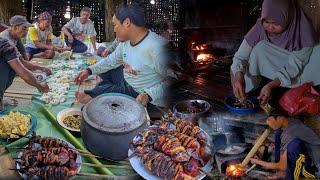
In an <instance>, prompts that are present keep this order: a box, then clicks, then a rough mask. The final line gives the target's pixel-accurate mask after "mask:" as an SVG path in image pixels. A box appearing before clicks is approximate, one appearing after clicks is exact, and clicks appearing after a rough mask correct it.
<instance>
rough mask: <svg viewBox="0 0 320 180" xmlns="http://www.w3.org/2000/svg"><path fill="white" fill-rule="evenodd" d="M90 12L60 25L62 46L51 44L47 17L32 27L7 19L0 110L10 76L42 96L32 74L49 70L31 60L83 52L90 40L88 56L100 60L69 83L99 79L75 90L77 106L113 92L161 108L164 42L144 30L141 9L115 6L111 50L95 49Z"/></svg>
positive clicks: (2, 37) (85, 10)
mask: <svg viewBox="0 0 320 180" xmlns="http://www.w3.org/2000/svg"><path fill="white" fill-rule="evenodd" d="M90 14H91V10H90V8H88V7H84V8H82V10H81V12H80V17H74V18H72V19H71V20H70V21H69V22H68V23H67V24H66V25H64V26H63V27H62V33H63V36H62V37H64V40H65V45H66V46H64V47H60V46H57V45H55V44H54V43H53V33H52V27H51V22H52V16H51V15H50V13H48V12H43V13H41V14H39V16H38V18H37V21H36V23H34V24H30V23H29V22H28V21H27V20H26V18H25V17H24V16H20V15H16V16H13V17H12V18H11V19H10V26H9V27H8V28H7V29H5V30H4V31H2V32H1V33H0V40H1V45H0V52H1V56H0V58H1V61H0V63H1V65H0V69H1V71H0V77H1V80H0V95H1V96H0V101H1V103H0V104H1V106H0V110H1V109H2V108H3V107H4V106H6V104H8V102H6V101H5V100H4V99H3V94H4V92H5V90H6V89H7V88H8V87H9V86H10V85H11V83H12V81H13V78H14V77H15V75H16V74H18V75H19V76H20V77H21V78H22V79H24V80H25V81H26V82H27V83H28V84H30V85H32V86H35V87H37V88H38V89H39V91H40V92H43V93H45V92H48V90H49V88H48V86H47V85H46V84H45V83H42V84H40V83H39V82H37V81H36V79H35V78H34V76H33V75H32V71H35V70H41V71H43V72H45V73H47V74H51V71H50V69H48V68H46V67H42V66H39V65H35V64H33V63H31V62H30V59H31V58H47V59H51V58H53V57H54V55H55V51H57V52H62V51H65V50H72V52H74V53H83V52H86V51H87V49H88V46H87V45H88V44H87V43H86V42H91V44H92V46H93V49H94V52H95V53H97V54H98V55H100V56H101V57H102V59H101V60H100V61H99V62H98V63H97V64H95V65H92V66H90V67H89V68H87V69H86V70H83V71H81V72H80V73H79V74H78V75H77V76H76V78H75V82H76V83H78V84H80V83H82V82H83V81H84V80H86V79H87V77H88V76H89V75H91V74H96V75H99V76H100V77H101V79H102V81H101V82H100V83H99V84H98V85H97V86H96V87H95V88H94V89H92V90H88V91H78V92H76V98H77V100H78V101H79V102H81V103H87V102H88V101H90V100H91V99H92V98H94V97H96V96H98V95H100V94H103V93H110V92H114V93H123V94H127V95H129V96H132V97H134V98H136V100H137V102H139V103H141V104H143V105H147V104H149V105H151V104H153V105H156V106H161V107H164V106H165V104H166V96H165V94H166V91H167V88H168V85H169V83H168V79H167V60H166V55H165V54H166V53H165V46H166V44H167V40H166V39H164V38H163V37H161V36H160V35H157V34H156V33H154V32H152V31H150V30H149V29H147V28H146V27H145V25H146V22H145V17H144V11H143V9H142V8H141V7H140V6H138V5H135V4H121V5H119V6H118V7H117V8H116V11H115V14H114V16H113V19H112V22H113V25H114V32H115V34H116V40H115V41H114V42H113V43H112V46H111V47H109V48H99V49H97V46H96V31H95V29H94V24H93V22H92V21H91V20H90V19H89V18H90ZM23 37H26V43H25V44H23V43H22V40H21V38H23Z"/></svg>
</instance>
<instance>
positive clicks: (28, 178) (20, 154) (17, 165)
mask: <svg viewBox="0 0 320 180" xmlns="http://www.w3.org/2000/svg"><path fill="white" fill-rule="evenodd" d="M64 142H66V143H68V145H69V147H71V148H75V147H74V146H73V145H72V144H71V143H69V142H67V141H64ZM21 156H22V152H20V153H19V155H18V158H20V157H21ZM76 163H77V164H81V163H82V159H81V156H80V155H77V159H76ZM16 168H17V169H18V170H19V169H20V164H19V163H16ZM80 170H81V165H79V167H78V169H77V173H79V172H80ZM18 173H19V174H20V176H21V178H22V179H24V180H39V179H40V178H39V177H38V176H35V175H33V176H32V177H29V176H28V175H27V174H25V173H21V172H19V171H18Z"/></svg>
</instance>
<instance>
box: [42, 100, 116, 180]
mask: <svg viewBox="0 0 320 180" xmlns="http://www.w3.org/2000/svg"><path fill="white" fill-rule="evenodd" d="M38 105H39V106H41V109H42V112H43V114H44V115H45V116H46V117H47V118H48V119H49V120H50V122H51V123H52V124H53V125H54V126H56V128H57V129H58V130H59V131H60V132H61V133H62V134H63V135H64V136H65V137H66V138H67V139H68V141H69V142H70V143H71V144H72V145H74V146H75V147H76V148H77V149H80V150H86V148H85V147H84V146H83V145H82V144H81V143H80V142H79V141H78V140H77V139H76V138H75V137H74V136H73V135H72V134H71V133H70V132H69V131H68V130H66V129H64V128H62V127H61V126H60V124H59V123H58V121H57V120H56V116H55V115H54V114H53V113H52V112H51V111H50V110H49V109H48V108H46V107H45V106H43V105H42V104H38ZM86 158H87V160H88V161H89V162H91V163H93V164H98V165H102V163H101V162H100V161H99V160H98V159H97V158H92V157H86ZM96 169H97V171H98V172H99V173H102V174H107V175H114V174H113V173H112V172H111V171H110V170H109V169H108V168H102V167H99V168H96Z"/></svg>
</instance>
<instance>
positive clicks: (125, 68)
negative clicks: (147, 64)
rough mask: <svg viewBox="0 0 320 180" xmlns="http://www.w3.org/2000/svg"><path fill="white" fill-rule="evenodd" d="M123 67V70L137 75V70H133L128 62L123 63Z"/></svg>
mask: <svg viewBox="0 0 320 180" xmlns="http://www.w3.org/2000/svg"><path fill="white" fill-rule="evenodd" d="M123 67H124V71H125V72H127V73H130V74H132V75H135V76H136V75H138V71H136V70H134V69H133V68H132V67H131V66H130V65H129V64H127V63H124V64H123Z"/></svg>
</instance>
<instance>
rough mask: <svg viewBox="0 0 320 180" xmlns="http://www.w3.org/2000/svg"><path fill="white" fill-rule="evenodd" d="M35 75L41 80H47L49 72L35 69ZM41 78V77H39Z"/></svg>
mask: <svg viewBox="0 0 320 180" xmlns="http://www.w3.org/2000/svg"><path fill="white" fill-rule="evenodd" d="M33 76H34V77H35V78H36V79H37V81H39V82H45V81H46V79H47V74H46V73H44V72H41V71H35V72H33ZM39 78H40V79H39Z"/></svg>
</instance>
